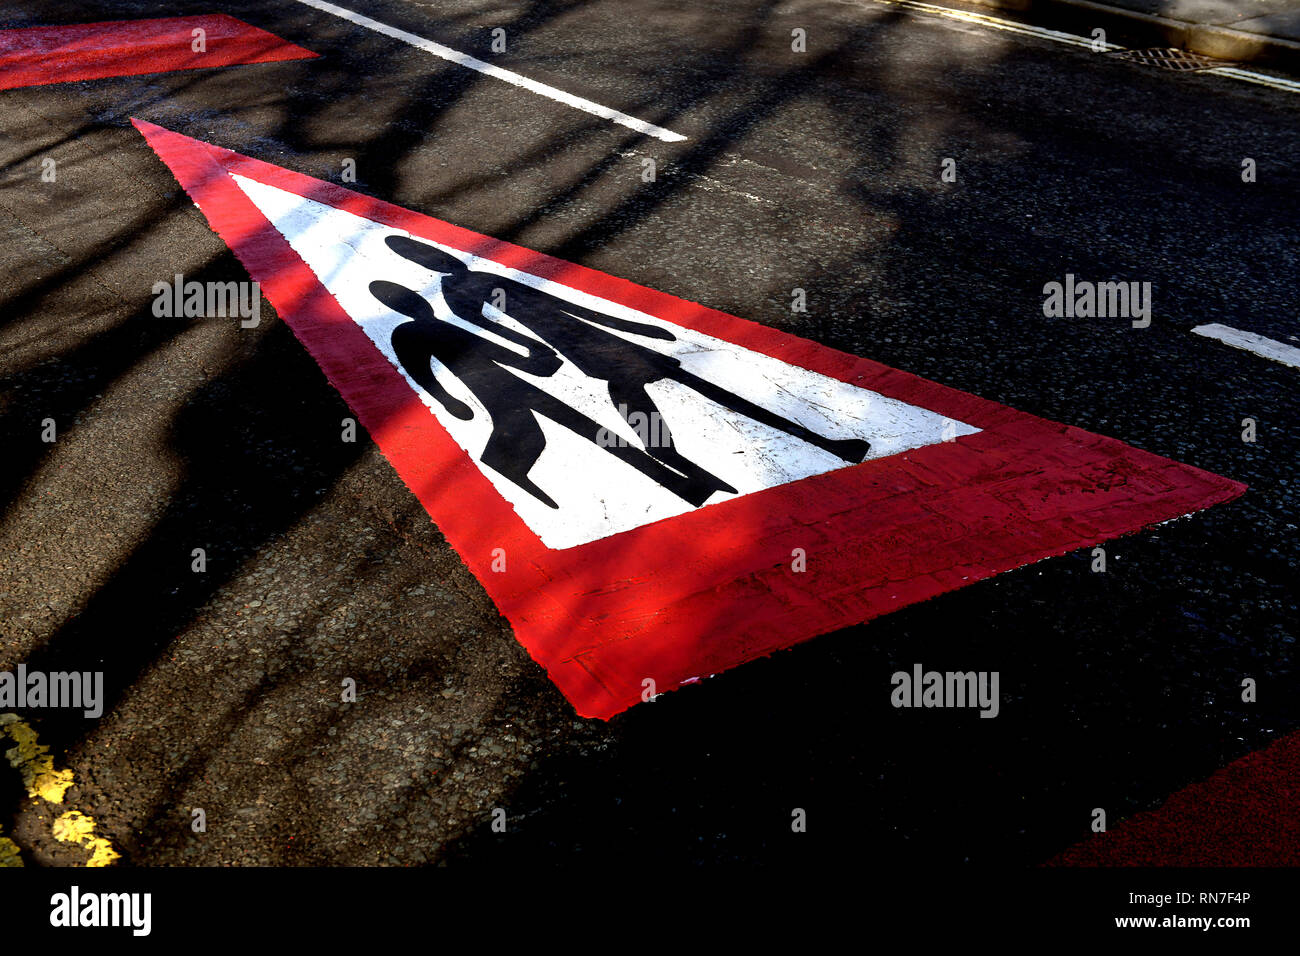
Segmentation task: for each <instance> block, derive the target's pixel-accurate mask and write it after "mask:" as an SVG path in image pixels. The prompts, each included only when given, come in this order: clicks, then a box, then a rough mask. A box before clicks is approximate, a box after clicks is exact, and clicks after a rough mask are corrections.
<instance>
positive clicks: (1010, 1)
mask: <svg viewBox="0 0 1300 956" xmlns="http://www.w3.org/2000/svg"><path fill="white" fill-rule="evenodd" d="M963 2H964V3H967V4H970V5H973V6H979V7H991V8H993V9H995V10H1006V11H1013V12H1016V13H1021V14H1025V15H1026V16H1027V18H1028V19H1030V20H1032V21H1033V22H1034V23H1035V24H1037V25H1040V26H1047V27H1056V28H1060V29H1070V31H1071V32H1075V33H1079V34H1080V35H1082V36H1090V35H1091V33H1092V30H1093V29H1095V28H1097V27H1101V28H1102V29H1103V30H1105V31H1106V38H1107V39H1108V40H1111V41H1112V42H1114V41H1115V40H1117V39H1120V40H1124V41H1125V42H1126V43H1129V44H1142V45H1146V46H1169V47H1176V48H1179V49H1184V50H1189V51H1191V52H1193V53H1200V54H1203V55H1204V56H1211V57H1217V58H1219V59H1223V60H1237V61H1241V62H1251V63H1270V64H1273V65H1275V66H1279V67H1282V68H1285V69H1290V70H1291V71H1293V72H1300V42H1297V41H1296V40H1288V39H1285V38H1283V37H1273V36H1266V35H1264V34H1258V33H1246V32H1244V31H1242V30H1234V29H1232V28H1231V27H1222V26H1215V25H1214V24H1210V23H1192V22H1190V21H1187V20H1173V19H1170V18H1168V17H1160V16H1154V15H1152V14H1149V13H1139V12H1138V11H1136V10H1125V9H1123V8H1121V7H1115V6H1110V5H1107V4H1104V3H1093V2H1092V0H963Z"/></svg>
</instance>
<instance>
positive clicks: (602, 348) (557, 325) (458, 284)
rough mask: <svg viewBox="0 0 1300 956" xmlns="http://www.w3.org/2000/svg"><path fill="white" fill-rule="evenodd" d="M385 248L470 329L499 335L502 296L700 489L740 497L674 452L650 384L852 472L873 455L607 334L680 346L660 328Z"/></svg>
mask: <svg viewBox="0 0 1300 956" xmlns="http://www.w3.org/2000/svg"><path fill="white" fill-rule="evenodd" d="M385 242H386V243H387V245H388V247H389V248H390V249H391V250H392V251H393V252H395V253H397V254H398V255H399V256H401V257H402V258H404V259H407V260H408V261H410V262H414V263H416V264H417V265H420V266H423V267H424V268H426V269H428V270H429V271H430V272H434V273H437V274H438V275H439V276H440V277H441V291H442V296H443V298H444V300H445V301H446V303H447V305H448V306H449V307H450V308H451V310H452V311H453V312H454V313H455V314H456V315H458V316H460V317H461V318H462V319H464V320H466V321H468V322H473V323H476V324H478V325H480V326H483V327H485V328H490V329H492V330H493V331H499V330H500V329H501V328H502V327H501V326H499V325H497V324H496V323H490V322H488V320H486V319H484V318H483V307H484V305H486V304H489V303H492V302H493V300H494V299H496V300H497V301H500V299H501V296H504V302H503V303H502V305H503V306H504V308H502V309H501V311H502V312H504V313H505V314H507V315H509V316H510V318H512V319H514V320H515V321H516V322H519V323H520V324H521V325H523V326H524V327H525V328H527V329H528V330H529V331H531V332H532V333H533V334H534V335H536V336H538V337H539V338H541V339H542V340H543V341H545V342H547V343H549V344H550V345H551V346H553V347H554V348H555V349H557V350H558V351H559V352H560V354H562V355H563V356H564V357H565V358H566V359H568V360H569V361H570V362H572V363H573V364H574V365H575V366H577V368H578V370H579V371H581V372H582V373H583V374H585V375H588V376H590V377H592V378H595V379H599V380H601V381H604V382H606V383H607V384H608V389H609V396H610V399H611V401H612V402H613V403H614V406H615V407H616V408H618V409H619V411H620V413H621V414H622V415H623V417H624V418H625V419H630V417H631V416H632V415H633V414H634V413H638V412H639V413H641V414H642V415H643V416H644V420H645V421H648V422H652V421H655V420H656V417H657V419H658V420H659V421H660V422H661V423H662V424H663V427H662V428H661V429H659V430H658V433H659V438H660V439H661V440H658V441H654V442H649V443H647V447H646V451H647V452H648V453H649V454H651V455H653V456H654V457H655V458H658V459H659V460H660V461H662V462H664V463H665V464H667V465H669V466H671V467H673V468H675V469H677V470H678V471H680V472H682V473H683V474H684V475H687V476H689V477H690V478H691V479H692V481H693V482H694V483H696V484H698V485H704V484H710V483H711V484H712V485H713V486H714V487H715V488H716V489H717V490H720V491H728V492H733V493H734V492H735V490H736V489H735V488H733V487H731V486H730V485H729V484H727V483H726V482H724V481H722V479H720V478H718V477H717V476H715V475H712V474H711V473H709V472H708V471H706V470H705V469H703V468H702V467H700V466H699V465H697V464H696V463H694V462H692V461H690V460H689V459H687V458H686V457H685V456H684V455H682V454H680V453H679V452H678V451H677V449H676V447H675V445H674V443H673V441H672V433H671V431H670V430H669V428H668V427H667V418H666V416H664V415H663V413H662V412H660V410H659V408H658V406H657V405H656V404H655V402H654V400H653V399H652V398H651V397H650V395H649V394H648V393H647V392H646V386H647V385H649V384H651V383H652V382H657V381H662V380H669V381H674V382H678V383H680V384H682V385H685V386H686V387H687V388H690V389H692V390H693V391H695V392H696V393H698V394H700V395H702V396H704V397H705V398H707V399H709V400H711V401H713V402H716V403H717V404H719V405H721V406H722V407H724V408H727V409H730V410H731V411H733V412H736V413H738V414H741V415H744V416H745V417H746V418H749V419H751V420H752V421H756V422H761V423H762V424H764V425H767V426H769V427H770V428H774V429H777V430H778V431H783V432H785V433H786V434H788V435H792V436H794V437H795V438H798V439H800V440H801V441H805V442H807V443H808V444H811V445H815V446H816V447H818V448H822V449H824V450H826V451H829V452H830V453H831V454H833V455H836V456H838V457H839V458H842V459H843V460H845V461H847V462H849V463H851V464H857V463H858V462H860V461H862V460H863V459H864V458H865V457H866V455H867V452H869V451H870V450H871V444H870V442H867V441H865V440H863V439H860V438H848V439H833V438H827V437H825V436H824V435H819V434H818V433H816V432H814V431H812V430H811V429H809V428H805V427H804V426H803V425H800V424H799V423H798V422H794V421H791V420H789V419H787V418H783V417H782V416H780V415H778V414H776V413H775V412H772V411H769V410H768V409H766V408H763V407H762V406H760V405H756V404H754V403H753V402H751V401H749V400H748V399H746V398H742V397H741V396H739V395H736V394H735V393H734V392H730V391H728V390H726V389H725V388H722V387H721V386H719V385H716V384H715V383H713V382H710V381H708V380H707V379H703V378H700V377H699V376H698V375H695V374H694V373H692V372H689V371H687V370H686V369H684V368H682V364H681V362H680V360H678V359H677V358H675V357H673V356H671V355H664V354H662V353H661V352H657V351H655V350H654V349H652V348H649V347H647V346H644V345H641V344H640V343H638V342H635V341H629V340H628V339H626V338H623V337H622V336H619V335H613V334H611V333H610V332H609V331H607V330H608V329H614V330H617V331H620V332H627V333H632V334H635V335H643V336H646V337H649V338H654V339H659V340H661V341H668V342H673V341H676V336H674V335H673V334H672V333H671V332H669V331H668V330H667V329H664V328H661V327H660V326H657V325H650V324H647V323H644V322H633V321H629V320H626V319H620V318H617V317H615V316H612V315H607V314H605V313H603V312H596V311H594V310H592V309H586V308H583V307H582V306H579V305H575V304H574V303H572V302H568V301H566V300H564V299H559V298H556V297H555V296H552V295H549V294H548V293H545V292H542V291H541V290H540V289H536V288H534V287H533V286H530V285H525V284H524V283H522V282H517V281H515V280H512V279H507V278H504V277H502V276H496V275H491V274H489V273H486V272H475V271H473V270H471V269H469V268H468V267H467V266H466V265H465V263H464V262H462V261H461V260H460V259H459V258H457V257H456V256H453V255H450V254H449V253H446V252H443V251H442V250H441V249H439V248H437V247H436V246H433V245H431V244H429V243H426V242H420V241H419V240H416V239H410V238H408V237H406V236H389V237H388V238H387V239H386V240H385ZM497 290H500V293H498V292H497ZM476 394H477V393H476ZM629 424H630V422H629Z"/></svg>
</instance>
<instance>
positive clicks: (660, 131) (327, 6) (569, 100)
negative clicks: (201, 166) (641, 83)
mask: <svg viewBox="0 0 1300 956" xmlns="http://www.w3.org/2000/svg"><path fill="white" fill-rule="evenodd" d="M298 2H299V3H305V4H306V5H307V6H309V7H315V8H316V9H317V10H321V11H323V12H325V13H329V14H333V15H334V16H336V17H342V18H343V19H344V20H348V21H350V22H352V23H355V24H356V25H357V26H360V27H365V28H366V29H367V30H374V31H375V32H376V33H382V34H383V35H384V36H386V37H392V38H393V39H394V40H401V41H402V42H403V43H408V44H410V45H411V46H413V47H415V48H416V49H417V50H423V51H424V52H425V53H432V54H433V55H434V56H439V57H442V58H443V59H444V60H449V61H450V62H452V63H455V64H458V65H459V66H464V67H468V68H469V69H471V70H477V71H478V72H480V73H482V74H484V75H485V76H490V77H493V78H494V79H498V80H504V81H505V82H507V83H511V84H513V85H515V86H518V87H521V88H522V89H525V90H528V91H530V92H532V93H537V94H538V95H539V96H545V97H547V98H548V99H552V100H555V101H556V102H557V103H563V104H565V105H566V106H572V107H573V108H574V109H579V110H583V111H584V112H587V113H591V114H592V115H593V116H599V117H601V118H602V119H607V120H612V121H613V122H615V123H618V124H619V125H621V126H626V127H627V128H628V129H634V130H636V131H637V132H638V133H645V134H646V135H647V136H653V137H654V138H655V139H660V140H663V141H664V142H665V143H680V142H681V141H682V140H684V139H686V137H685V136H683V135H682V134H681V133H674V132H673V131H672V130H668V129H664V128H663V127H662V126H655V125H654V124H653V123H647V122H645V120H639V119H637V118H636V117H635V116H628V115H627V114H626V113H620V112H619V111H618V110H614V109H610V108H609V107H608V106H601V105H600V104H599V103H593V102H592V101H591V100H587V99H583V98H582V97H581V96H574V95H573V94H572V93H566V92H564V90H557V89H556V88H555V87H553V86H547V85H546V84H545V83H538V82H537V81H536V80H530V79H529V78H528V77H526V76H521V75H520V74H518V73H514V72H512V71H510V70H504V69H502V68H501V67H499V66H493V65H492V64H491V63H484V62H483V61H482V60H479V59H476V58H475V57H472V56H470V55H468V54H466V53H460V52H458V51H456V50H453V49H452V48H451V47H446V46H443V45H442V44H441V43H435V42H434V41H433V40H426V39H425V38H424V37H419V36H416V35H415V34H414V33H407V32H406V31H405V30H399V29H397V28H396V27H390V26H388V24H386V23H380V22H379V21H378V20H372V19H370V18H369V17H367V16H362V15H361V14H360V13H353V12H352V11H351V10H345V9H343V8H342V7H336V6H335V5H334V4H332V3H326V2H325V0H298Z"/></svg>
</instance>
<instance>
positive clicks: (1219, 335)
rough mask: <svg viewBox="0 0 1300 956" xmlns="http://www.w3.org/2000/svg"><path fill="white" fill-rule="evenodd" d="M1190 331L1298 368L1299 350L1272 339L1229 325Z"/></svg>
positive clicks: (1216, 324) (1198, 327)
mask: <svg viewBox="0 0 1300 956" xmlns="http://www.w3.org/2000/svg"><path fill="white" fill-rule="evenodd" d="M1192 331H1193V332H1194V333H1195V334H1197V335H1203V336H1205V337H1206V338H1207V339H1218V340H1219V341H1220V342H1222V343H1224V344H1225V345H1231V346H1232V347H1233V348H1235V349H1245V350H1246V351H1247V352H1254V353H1255V354H1256V355H1258V356H1259V357H1260V358H1266V359H1270V360H1271V361H1274V362H1281V363H1282V364H1283V365H1289V366H1291V367H1292V368H1300V349H1298V348H1295V347H1294V346H1291V345H1283V344H1282V343H1281V342H1275V341H1273V340H1272V339H1266V338H1264V336H1262V335H1256V334H1255V333H1254V332H1243V331H1241V329H1234V328H1233V327H1232V326H1230V325H1220V324H1219V323H1217V322H1214V323H1211V324H1210V325H1198V326H1197V327H1196V328H1194V329H1192Z"/></svg>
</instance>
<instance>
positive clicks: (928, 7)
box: [872, 0, 1124, 53]
mask: <svg viewBox="0 0 1300 956" xmlns="http://www.w3.org/2000/svg"><path fill="white" fill-rule="evenodd" d="M872 2H873V3H881V4H884V5H886V6H890V7H902V8H903V9H904V10H912V11H914V12H916V13H932V14H934V15H935V16H939V17H944V18H946V19H948V20H960V21H962V22H963V23H975V24H979V25H980V26H985V27H992V28H993V29H994V30H1005V31H1006V32H1007V33H1023V34H1024V35H1026V36H1031V37H1039V38H1041V39H1044V40H1055V41H1056V42H1057V43H1068V44H1069V45H1070V46H1081V47H1086V48H1088V49H1092V48H1093V45H1094V41H1093V40H1091V39H1090V38H1088V37H1080V36H1075V35H1074V34H1073V33H1062V32H1061V31H1059V30H1048V29H1045V28H1043V27H1033V26H1030V25H1029V24H1027V23H1016V22H1015V21H1014V20H1003V19H1002V18H1001V17H990V16H988V15H986V14H983V13H969V12H967V11H966V10H954V9H953V8H952V7H938V6H935V5H934V4H932V3H919V2H917V0H872ZM1097 46H1099V47H1101V48H1102V51H1104V52H1107V53H1109V52H1110V51H1112V50H1122V49H1124V48H1123V47H1122V46H1116V45H1115V44H1113V43H1105V42H1103V43H1100V44H1097Z"/></svg>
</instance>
